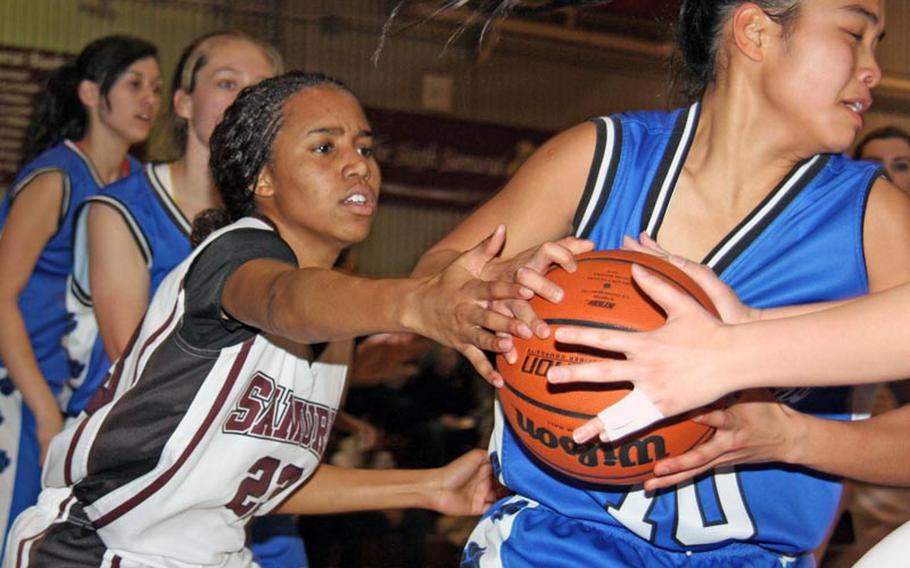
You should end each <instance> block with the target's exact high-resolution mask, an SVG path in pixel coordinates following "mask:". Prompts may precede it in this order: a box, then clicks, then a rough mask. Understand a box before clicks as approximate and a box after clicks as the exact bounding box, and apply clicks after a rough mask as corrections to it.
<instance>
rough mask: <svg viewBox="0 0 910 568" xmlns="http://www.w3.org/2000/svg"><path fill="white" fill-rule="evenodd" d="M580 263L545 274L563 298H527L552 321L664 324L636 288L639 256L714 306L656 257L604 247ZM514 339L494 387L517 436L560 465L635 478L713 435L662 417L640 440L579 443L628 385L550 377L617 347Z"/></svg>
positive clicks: (594, 476)
mask: <svg viewBox="0 0 910 568" xmlns="http://www.w3.org/2000/svg"><path fill="white" fill-rule="evenodd" d="M576 261H577V264H578V266H577V270H576V271H575V272H572V273H569V272H566V271H565V270H563V269H562V268H560V267H555V268H553V269H552V270H550V271H548V272H547V278H548V279H550V281H551V282H553V283H554V284H556V285H557V286H560V287H561V288H562V289H563V292H565V294H564V296H563V299H562V301H561V302H556V303H554V302H550V301H548V300H545V299H543V298H540V297H539V296H535V297H534V298H532V299H531V300H529V303H530V305H531V307H532V308H534V311H535V312H536V313H537V315H538V316H539V317H540V318H541V319H543V320H544V321H546V322H548V323H550V324H551V325H552V326H553V327H554V328H555V327H557V326H561V325H577V326H590V327H594V328H598V327H607V328H620V329H627V330H634V331H648V330H652V329H657V328H658V327H660V326H661V325H662V324H663V323H664V321H666V315H665V314H664V313H663V311H661V310H660V309H659V308H658V307H657V306H656V305H655V304H654V303H653V302H651V301H650V300H649V299H648V298H646V297H644V296H642V294H641V291H640V290H638V289H637V288H636V287H635V285H634V283H633V281H632V273H631V267H632V265H633V264H638V265H641V266H643V267H645V268H647V269H648V270H650V271H651V272H652V274H654V275H656V276H657V277H659V278H661V279H662V280H663V281H664V282H666V283H668V284H670V285H672V286H675V287H677V288H678V289H680V290H684V291H685V292H687V293H688V294H689V295H690V296H692V297H693V298H695V299H696V300H698V301H699V303H701V304H702V306H704V307H705V309H706V310H708V311H710V312H712V313H714V314H715V315H716V313H717V311H716V310H715V309H714V308H713V306H712V305H711V301H710V299H709V298H708V297H707V295H706V294H705V293H704V292H703V291H702V290H701V289H700V288H699V287H698V285H697V284H696V283H695V282H693V281H692V279H691V278H689V277H688V276H687V275H686V274H685V273H684V272H682V271H681V270H680V269H679V268H677V267H675V266H673V265H672V264H669V263H668V262H666V261H664V260H662V259H660V258H658V257H656V256H651V255H647V254H642V253H636V252H632V251H597V252H591V253H585V254H581V255H578V256H577V257H576ZM514 345H515V351H516V352H517V355H518V357H517V359H518V360H517V361H516V362H515V363H514V364H512V363H509V362H508V361H507V360H506V359H505V357H504V356H503V355H499V356H498V357H497V362H496V364H497V369H498V370H499V372H500V373H502V377H503V379H504V381H505V385H504V388H502V389H500V390H499V392H498V395H497V396H498V399H499V405H500V410H501V411H502V416H503V417H504V418H505V420H506V421H507V422H508V423H509V426H510V427H511V429H512V432H513V433H514V434H515V438H516V439H517V441H518V442H519V443H521V444H522V445H523V446H524V447H525V448H526V449H527V450H528V451H529V452H530V453H531V454H533V455H534V457H536V458H537V459H539V460H541V461H542V462H544V463H546V464H547V465H549V466H550V467H551V468H552V469H553V471H554V472H558V473H560V474H563V475H568V476H571V477H574V478H575V479H579V480H581V481H586V482H593V483H599V484H605V485H634V484H636V483H641V482H643V481H645V480H647V479H649V478H651V477H653V476H654V463H655V462H656V461H658V460H660V459H663V458H666V457H668V456H678V455H680V454H683V453H685V452H687V451H689V450H691V449H692V448H694V447H696V446H698V445H699V444H702V443H704V442H705V440H708V439H710V438H711V436H712V434H713V433H714V429H713V428H711V427H710V426H706V425H704V424H699V423H697V422H694V421H693V420H691V419H690V418H689V417H688V416H686V415H684V416H680V417H676V418H671V419H667V420H664V421H661V422H660V423H659V424H657V425H655V426H654V427H653V428H651V429H650V430H648V431H647V432H643V433H641V434H639V435H637V436H636V437H635V439H629V438H623V439H622V440H619V441H617V442H615V443H612V444H610V443H605V444H599V443H588V444H584V445H581V446H579V445H577V444H575V443H574V442H573V440H572V431H573V430H574V429H576V428H578V427H579V426H581V425H582V424H584V423H585V422H587V421H588V420H589V419H590V418H591V417H592V416H595V415H597V413H598V412H600V411H602V410H603V409H604V408H607V407H609V406H610V405H613V404H616V403H617V402H619V401H620V400H622V399H623V397H625V396H626V395H627V394H628V393H629V387H630V385H628V384H625V383H617V384H610V383H607V384H600V383H598V382H597V381H592V382H590V383H581V382H580V383H572V384H554V383H550V382H549V381H548V380H547V379H546V375H547V373H548V372H549V370H550V369H552V368H553V367H557V366H560V365H571V364H574V363H590V362H599V361H608V360H611V359H616V358H618V357H620V355H618V354H616V353H610V352H607V351H602V350H598V349H595V348H587V347H582V348H580V347H579V346H577V345H572V344H568V343H561V342H559V341H556V340H555V338H554V334H553V333H551V334H550V335H549V336H548V337H538V336H537V335H534V336H532V337H529V338H527V339H522V338H520V337H516V338H515V339H514Z"/></svg>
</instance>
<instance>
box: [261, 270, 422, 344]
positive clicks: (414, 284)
mask: <svg viewBox="0 0 910 568" xmlns="http://www.w3.org/2000/svg"><path fill="white" fill-rule="evenodd" d="M421 283H422V282H421V281H420V280H415V279H405V278H402V279H381V280H380V279H375V280H374V279H370V278H360V277H354V276H348V275H345V274H341V273H338V272H335V271H332V270H323V269H301V270H295V271H290V272H286V273H284V274H282V275H281V276H280V277H279V279H278V281H276V283H275V286H274V287H273V291H274V292H273V296H272V298H270V299H269V306H268V321H267V322H266V326H265V327H263V328H264V329H266V330H267V331H270V332H273V333H276V334H278V335H281V336H283V337H288V338H290V339H293V340H295V341H299V342H302V343H315V342H324V341H334V340H338V339H347V338H351V337H357V336H361V335H370V334H373V333H378V332H383V331H392V332H396V331H416V329H415V328H416V327H418V324H417V322H416V321H415V320H416V314H415V310H414V304H415V301H414V297H415V294H416V293H417V291H418V289H419V286H420V284H421Z"/></svg>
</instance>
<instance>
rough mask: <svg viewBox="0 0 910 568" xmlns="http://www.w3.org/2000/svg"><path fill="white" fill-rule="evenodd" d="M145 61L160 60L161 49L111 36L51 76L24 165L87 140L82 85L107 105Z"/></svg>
mask: <svg viewBox="0 0 910 568" xmlns="http://www.w3.org/2000/svg"><path fill="white" fill-rule="evenodd" d="M146 57H155V58H157V57H158V48H157V47H155V46H154V45H153V44H151V43H149V42H147V41H145V40H143V39H139V38H135V37H131V36H125V35H111V36H105V37H102V38H99V39H96V40H95V41H93V42H92V43H90V44H88V45H87V46H85V48H84V49H83V50H82V52H81V53H79V55H78V56H77V57H76V59H74V60H73V61H71V62H69V63H67V64H65V65H63V66H62V67H60V68H58V69H56V70H55V71H53V72H52V73H51V74H50V75H48V77H47V79H46V80H45V83H44V88H43V89H42V95H41V99H40V100H39V101H38V106H37V108H36V110H35V113H34V114H33V115H32V118H31V121H30V122H29V125H28V130H27V131H26V141H25V156H24V163H28V162H30V161H32V160H33V159H34V158H35V157H36V156H38V154H40V153H41V152H43V151H45V150H47V149H48V148H51V147H52V146H55V145H57V144H59V143H60V142H61V141H63V140H64V139H65V138H70V139H73V140H81V139H82V138H83V137H84V136H85V129H86V126H87V124H86V122H87V120H88V114H87V113H86V111H85V107H84V106H83V105H82V102H81V101H80V100H79V93H78V89H79V83H80V82H81V81H83V80H88V81H92V82H93V83H96V84H97V85H98V87H99V92H100V94H101V96H102V97H103V98H104V100H105V102H106V103H109V102H110V101H109V100H108V98H107V95H108V93H110V90H111V87H113V86H114V83H115V82H116V81H117V79H119V78H120V76H121V75H123V73H124V71H126V70H127V68H128V67H129V66H130V65H132V64H133V63H135V62H136V61H139V60H140V59H145V58H146Z"/></svg>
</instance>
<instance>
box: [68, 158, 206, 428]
mask: <svg viewBox="0 0 910 568" xmlns="http://www.w3.org/2000/svg"><path fill="white" fill-rule="evenodd" d="M168 176H169V166H168V165H167V164H147V165H146V166H144V167H143V168H141V169H139V170H137V171H135V172H133V173H132V174H131V175H129V176H127V177H125V178H123V179H121V180H120V181H118V182H116V183H113V184H111V185H110V186H108V187H107V188H105V190H104V192H103V193H100V194H98V195H95V196H93V197H91V198H89V199H87V200H86V201H85V203H83V204H82V206H81V207H80V210H79V212H78V213H77V218H76V222H75V232H76V233H75V235H76V236H75V250H74V255H75V260H74V267H73V278H72V281H71V285H70V289H69V291H68V292H69V294H70V297H71V298H72V299H75V300H76V301H77V302H78V303H79V304H81V309H80V310H78V311H79V313H78V314H77V316H76V319H77V321H78V327H81V328H82V329H83V331H84V333H83V336H84V339H83V341H85V342H87V343H86V345H87V347H86V349H90V355H89V359H88V371H87V374H86V377H85V380H84V382H83V383H82V384H81V385H80V386H79V388H78V389H77V390H76V392H75V393H74V394H73V396H72V398H71V399H70V401H69V405H68V408H67V414H68V415H70V416H77V415H78V414H79V412H81V411H82V409H83V408H84V407H85V405H86V404H87V403H88V401H89V399H91V396H92V394H93V393H94V392H95V390H97V388H98V386H99V385H100V384H101V381H102V380H103V379H104V376H105V374H107V371H108V369H109V368H110V366H111V361H110V359H108V357H107V353H106V352H105V350H104V344H103V343H102V341H101V336H100V335H99V334H98V329H97V323H96V322H95V317H94V313H93V312H92V302H91V287H90V285H89V269H88V239H87V235H86V231H87V224H88V223H87V217H88V215H87V214H86V213H87V211H88V206H89V205H93V204H105V205H107V206H109V207H112V208H113V209H114V210H115V211H117V213H119V214H120V215H121V216H122V217H123V221H124V223H125V224H126V226H127V227H128V228H129V231H130V233H131V234H132V237H133V240H134V241H135V242H136V246H137V248H138V249H139V252H140V254H141V255H142V258H143V260H144V261H145V264H146V266H147V267H148V270H149V301H151V299H152V296H153V295H154V294H155V291H156V290H157V289H158V285H159V284H160V283H161V281H162V280H164V277H165V276H167V275H168V273H169V272H170V271H171V270H172V269H173V268H174V267H175V266H177V265H178V264H180V263H181V262H182V261H183V259H185V258H186V257H187V256H189V254H190V230H191V228H192V226H191V223H190V222H189V220H187V218H186V217H185V216H184V215H183V213H182V212H181V211H180V209H179V207H177V204H176V203H174V200H173V199H172V198H171V195H170V192H169V191H168V187H169V186H170V181H169V179H168ZM70 303H72V302H70Z"/></svg>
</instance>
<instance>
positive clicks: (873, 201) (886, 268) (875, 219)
mask: <svg viewBox="0 0 910 568" xmlns="http://www.w3.org/2000/svg"><path fill="white" fill-rule="evenodd" d="M863 248H864V251H865V254H866V268H867V270H868V272H869V285H870V288H871V290H872V291H877V290H885V289H887V288H891V287H892V286H896V285H898V284H901V283H903V282H907V281H910V196H908V195H907V194H906V193H904V192H903V191H901V190H900V189H899V188H898V187H897V186H896V185H894V184H893V183H891V182H890V181H888V180H887V179H884V178H880V179H879V180H878V181H876V182H875V184H874V185H873V186H872V190H871V193H870V194H869V202H868V205H867V207H866V217H865V223H864V225H863Z"/></svg>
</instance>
